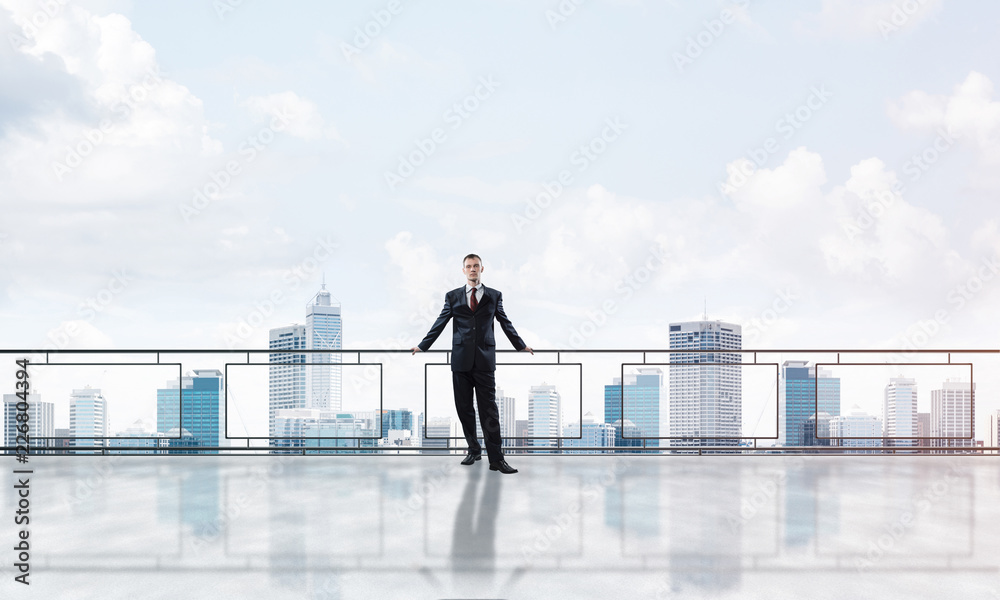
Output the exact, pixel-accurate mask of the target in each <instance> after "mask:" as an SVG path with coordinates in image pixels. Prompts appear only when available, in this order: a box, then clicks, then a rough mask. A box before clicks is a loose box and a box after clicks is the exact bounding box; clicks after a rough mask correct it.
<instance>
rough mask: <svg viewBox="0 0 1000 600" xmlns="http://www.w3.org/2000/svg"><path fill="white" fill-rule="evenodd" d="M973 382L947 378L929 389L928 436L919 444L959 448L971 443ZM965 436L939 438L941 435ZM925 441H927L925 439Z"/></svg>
mask: <svg viewBox="0 0 1000 600" xmlns="http://www.w3.org/2000/svg"><path fill="white" fill-rule="evenodd" d="M975 385H976V384H974V383H970V382H968V381H966V382H962V381H960V380H957V379H949V380H947V381H945V382H944V383H942V384H941V387H940V388H939V389H936V390H931V437H932V438H938V439H931V440H920V442H921V445H924V446H935V447H938V448H962V447H971V446H973V445H975V442H974V440H973V439H972V438H973V437H974V436H973V431H972V423H973V421H974V415H975V402H976V393H975V389H976V388H975ZM946 437H950V438H968V439H950V440H949V439H941V438H946ZM928 442H929V443H928Z"/></svg>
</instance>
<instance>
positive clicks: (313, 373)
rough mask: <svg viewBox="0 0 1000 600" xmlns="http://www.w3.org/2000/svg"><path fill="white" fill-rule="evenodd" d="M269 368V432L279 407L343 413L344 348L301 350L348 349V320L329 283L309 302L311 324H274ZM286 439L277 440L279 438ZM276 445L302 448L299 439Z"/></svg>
mask: <svg viewBox="0 0 1000 600" xmlns="http://www.w3.org/2000/svg"><path fill="white" fill-rule="evenodd" d="M268 338H269V339H268V344H269V348H270V349H271V350H276V351H277V350H281V351H284V352H282V353H272V354H270V360H269V362H270V366H269V368H268V369H269V370H268V432H269V433H268V435H269V436H270V437H272V438H274V437H276V434H275V419H276V418H277V417H278V416H279V411H282V410H292V409H300V408H315V409H319V410H324V411H334V412H339V411H340V410H341V408H342V403H343V376H342V369H343V367H342V366H341V362H342V361H341V354H340V352H331V353H329V354H326V353H323V352H301V353H300V352H296V351H297V350H342V349H343V322H342V320H341V312H340V303H339V302H337V301H336V300H335V299H334V298H333V296H332V295H331V294H330V292H329V291H328V290H327V289H326V283H324V284H323V286H322V288H321V289H320V291H319V292H317V293H316V295H315V296H313V298H312V299H311V300H310V301H309V304H308V305H307V307H306V324H305V325H289V326H286V327H277V328H275V329H272V330H271V331H270V333H269V336H268ZM279 441H280V443H277V442H279ZM271 445H272V446H280V447H298V446H299V445H298V444H296V443H295V442H294V441H289V440H272V444H271Z"/></svg>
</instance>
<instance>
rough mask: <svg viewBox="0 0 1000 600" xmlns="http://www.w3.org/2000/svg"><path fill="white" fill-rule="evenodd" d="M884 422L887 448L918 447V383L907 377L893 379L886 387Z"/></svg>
mask: <svg viewBox="0 0 1000 600" xmlns="http://www.w3.org/2000/svg"><path fill="white" fill-rule="evenodd" d="M882 422H883V429H884V436H885V438H886V439H885V445H886V446H916V445H917V442H919V441H920V440H915V439H913V438H915V437H916V436H917V382H916V380H915V379H910V378H907V377H893V378H892V379H890V380H889V383H888V385H886V386H885V396H884V399H883V402H882Z"/></svg>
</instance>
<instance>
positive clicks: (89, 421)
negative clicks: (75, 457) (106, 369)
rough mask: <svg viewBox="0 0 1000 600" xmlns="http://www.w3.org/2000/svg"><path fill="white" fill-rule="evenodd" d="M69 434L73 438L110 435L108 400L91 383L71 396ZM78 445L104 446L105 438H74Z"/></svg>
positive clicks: (75, 444)
mask: <svg viewBox="0 0 1000 600" xmlns="http://www.w3.org/2000/svg"><path fill="white" fill-rule="evenodd" d="M69 435H70V437H72V438H102V437H105V438H106V437H108V401H107V400H105V399H104V396H102V395H101V390H100V389H98V388H92V387H90V386H89V385H88V386H86V387H85V388H83V389H80V390H73V393H72V394H71V395H70V397H69ZM71 443H72V444H73V445H74V446H76V447H80V446H104V445H105V440H100V439H96V440H95V439H85V440H78V439H74V440H72V441H71Z"/></svg>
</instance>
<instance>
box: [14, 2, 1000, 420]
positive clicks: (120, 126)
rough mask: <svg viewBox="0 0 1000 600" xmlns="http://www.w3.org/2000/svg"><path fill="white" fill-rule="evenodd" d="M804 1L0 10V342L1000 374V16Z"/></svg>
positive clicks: (989, 398) (117, 5) (944, 7)
mask: <svg viewBox="0 0 1000 600" xmlns="http://www.w3.org/2000/svg"><path fill="white" fill-rule="evenodd" d="M795 6H796V7H795V9H789V8H788V7H787V6H781V7H778V6H776V5H775V4H773V3H763V2H761V3H758V2H754V1H752V0H751V1H746V0H740V1H737V2H733V3H728V2H697V3H696V2H683V1H680V0H677V1H669V0H667V1H662V2H645V1H642V0H632V1H628V0H588V1H587V2H581V3H579V5H577V4H576V3H574V2H570V1H569V0H566V1H564V2H561V3H560V2H555V1H551V2H536V1H533V0H524V1H519V0H511V1H506V2H493V3H468V2H429V1H414V2H396V1H392V2H385V1H381V0H380V1H377V2H350V3H330V2H297V3H294V5H291V6H290V5H288V4H287V3H277V2H262V1H259V0H246V1H243V2H236V1H235V0H197V1H195V0H178V1H176V2H170V3H163V2H127V1H114V0H94V1H75V0H70V1H66V2H63V1H61V0H52V1H51V2H48V3H43V2H36V1H33V0H0V34H2V36H3V43H2V44H0V81H2V85H0V202H2V208H3V211H2V214H3V216H2V220H0V283H2V285H3V294H2V295H0V319H2V323H3V327H2V331H3V334H2V339H0V343H2V344H3V346H4V347H7V348H39V347H67V348H264V347H266V344H267V330H268V329H269V328H270V327H276V326H281V325H286V324H289V323H292V322H301V321H302V320H303V318H304V305H305V304H306V302H307V301H308V300H309V298H310V297H311V296H312V294H313V293H315V291H316V290H317V289H318V288H319V286H320V283H321V280H322V277H323V275H324V273H325V276H326V281H327V285H328V288H329V289H330V290H331V291H332V293H333V294H334V295H335V296H336V297H337V298H338V299H339V300H340V301H341V303H342V305H343V314H344V322H345V326H344V344H345V347H348V348H392V347H409V346H411V345H413V344H415V343H416V342H417V341H419V339H420V338H421V337H422V336H423V334H424V332H425V331H426V328H427V325H428V324H429V321H428V318H429V317H432V316H434V315H436V313H437V311H438V310H439V307H440V303H441V298H442V296H443V293H444V292H445V291H446V290H447V289H451V288H453V287H457V286H458V285H460V284H461V283H462V279H461V273H460V262H461V258H462V256H464V255H465V254H466V253H468V252H478V253H479V254H481V255H482V256H483V257H484V259H485V264H486V271H485V273H484V282H485V283H486V284H487V285H491V286H494V287H497V288H499V289H501V290H502V291H503V292H504V298H505V305H506V307H507V310H508V314H509V315H510V316H511V317H512V318H513V319H514V322H515V324H516V326H517V327H518V329H519V331H520V333H521V334H522V336H523V337H524V338H525V340H526V341H527V342H528V343H529V344H530V345H532V346H534V347H536V348H637V347H644V348H662V347H665V346H666V345H667V331H668V325H669V323H670V322H674V321H684V320H694V319H698V318H700V317H701V315H702V313H703V312H704V310H705V305H706V304H707V311H708V316H709V318H712V319H723V320H726V321H730V322H734V323H739V324H742V325H743V326H744V346H745V347H753V348H762V349H765V348H863V349H868V348H878V349H898V348H904V347H920V348H996V347H997V346H998V345H1000V344H998V341H1000V321H998V319H997V318H996V314H997V313H996V307H997V306H998V305H1000V293H998V291H997V289H998V288H1000V286H998V285H997V281H996V280H997V279H1000V278H995V277H994V275H995V274H996V273H997V271H998V270H1000V263H998V262H997V261H998V259H1000V230H998V224H997V209H996V201H997V194H998V192H1000V176H998V175H997V173H998V172H1000V171H998V167H1000V97H998V96H1000V94H998V93H997V92H996V91H995V90H994V83H995V82H997V81H1000V64H998V62H997V61H996V56H1000V41H997V38H996V36H995V32H996V30H997V27H998V26H1000V5H994V4H991V3H958V2H945V1H943V0H924V1H923V2H916V1H903V0H899V1H896V2H891V1H888V0H813V1H807V2H799V3H796V5H795ZM504 344H506V342H501V346H503V345H504ZM438 347H444V346H443V345H441V344H439V346H438ZM782 358H788V357H782ZM979 360H980V361H983V362H981V363H979V364H981V365H982V366H983V367H985V368H982V369H981V371H980V372H981V373H983V374H984V375H985V374H986V373H987V371H989V370H990V366H989V364H988V362H985V361H984V359H979ZM992 366H993V367H995V366H996V365H995V364H994V365H992ZM993 370H995V369H993ZM980 385H981V387H980V394H981V397H980V401H981V404H980V407H991V408H996V407H998V406H1000V401H998V400H996V395H997V389H998V388H997V386H996V385H993V384H991V383H990V381H989V379H988V378H984V380H983V381H982V383H981V384H980ZM984 386H985V387H984ZM991 390H992V391H991ZM985 414H986V413H985V412H981V413H980V416H981V420H982V419H985V418H986V416H985ZM986 423H987V424H988V421H987V422H986ZM982 435H984V436H985V435H986V434H985V430H983V433H982Z"/></svg>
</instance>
